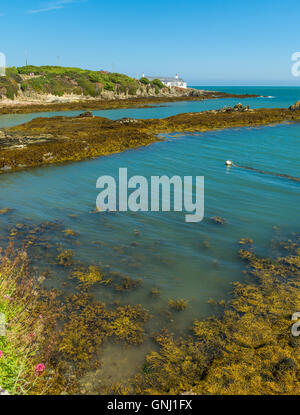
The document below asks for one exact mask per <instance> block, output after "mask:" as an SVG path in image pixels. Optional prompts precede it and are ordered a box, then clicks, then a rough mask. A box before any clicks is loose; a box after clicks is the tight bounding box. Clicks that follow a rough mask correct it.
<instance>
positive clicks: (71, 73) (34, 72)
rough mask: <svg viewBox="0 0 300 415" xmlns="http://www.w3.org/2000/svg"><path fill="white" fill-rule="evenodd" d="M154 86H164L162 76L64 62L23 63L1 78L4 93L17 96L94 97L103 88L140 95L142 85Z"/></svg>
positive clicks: (11, 96)
mask: <svg viewBox="0 0 300 415" xmlns="http://www.w3.org/2000/svg"><path fill="white" fill-rule="evenodd" d="M146 87H147V92H148V91H149V90H150V88H153V89H154V90H155V93H156V94H158V93H159V92H160V90H161V89H162V88H163V87H164V85H163V84H162V83H161V81H160V80H158V79H154V80H153V81H152V82H150V81H149V80H146V78H142V79H141V80H137V79H134V78H131V77H129V76H127V75H124V74H120V73H110V72H105V71H90V70H85V69H80V68H68V67H61V66H32V65H29V66H23V67H19V68H15V67H11V68H7V70H6V76H5V77H2V78H1V79H0V93H1V95H2V96H3V95H5V96H6V97H7V98H9V99H14V98H15V97H16V96H17V94H18V91H19V88H20V89H21V90H22V91H23V92H31V91H32V92H36V93H39V94H52V95H56V96H62V95H64V94H76V95H84V96H90V97H97V96H100V95H101V93H102V92H103V91H114V92H115V93H116V94H128V95H131V96H133V95H136V93H137V91H138V90H139V89H145V88H146Z"/></svg>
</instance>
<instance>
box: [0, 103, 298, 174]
mask: <svg viewBox="0 0 300 415" xmlns="http://www.w3.org/2000/svg"><path fill="white" fill-rule="evenodd" d="M299 120H300V110H298V109H293V110H292V109H284V108H282V109H280V108H277V109H249V107H244V106H243V105H242V104H238V105H236V106H235V107H233V108H231V107H227V108H224V109H221V110H213V111H204V112H199V113H187V114H178V115H176V116H172V117H168V118H165V119H146V120H137V119H131V118H123V119H121V120H116V121H113V120H110V119H107V118H103V117H94V116H93V115H92V113H89V112H88V113H85V114H81V115H80V116H77V117H62V116H57V117H52V118H36V119H33V120H32V121H30V122H28V123H26V124H23V125H20V126H16V127H12V128H5V129H1V130H0V172H1V173H3V172H10V171H14V170H18V169H23V168H26V167H35V166H41V165H44V164H53V163H61V162H66V161H78V160H83V159H89V158H95V157H99V156H104V155H109V154H112V153H118V152H122V151H125V150H127V149H129V148H136V147H139V146H145V145H149V144H152V143H154V142H157V141H161V140H162V137H161V136H159V134H167V133H175V132H203V131H209V130H216V129H224V128H233V127H245V126H248V127H253V126H259V125H267V124H272V123H281V122H291V121H292V122H293V121H299Z"/></svg>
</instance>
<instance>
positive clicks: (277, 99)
mask: <svg viewBox="0 0 300 415" xmlns="http://www.w3.org/2000/svg"><path fill="white" fill-rule="evenodd" d="M195 88H197V89H207V90H213V91H220V92H228V93H232V94H247V93H248V94H255V95H259V96H260V98H249V99H243V100H239V99H231V98H230V99H228V98H226V99H210V100H206V101H193V102H189V101H186V102H184V101H182V102H171V103H166V104H163V106H161V105H158V106H155V107H152V108H124V109H117V110H103V111H93V114H94V115H98V116H100V117H107V118H111V119H113V120H117V119H119V118H122V117H132V118H141V119H142V118H165V117H170V116H172V115H176V114H180V113H184V112H199V111H207V110H213V109H220V108H223V107H224V106H230V105H235V104H237V103H239V102H242V103H243V104H244V105H250V107H251V108H287V107H289V106H290V105H292V104H294V103H295V102H297V101H298V100H299V99H300V87H299V88H295V87H220V86H215V87H213V86H212V87H208V86H204V87H201V86H197V87H195ZM81 112H82V111H61V112H45V113H33V114H13V115H0V128H2V127H9V126H13V125H18V124H22V123H25V122H28V121H30V120H32V119H33V118H36V117H52V116H54V115H65V116H76V115H78V114H80V113H81Z"/></svg>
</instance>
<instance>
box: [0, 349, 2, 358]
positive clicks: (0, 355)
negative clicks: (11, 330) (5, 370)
mask: <svg viewBox="0 0 300 415" xmlns="http://www.w3.org/2000/svg"><path fill="white" fill-rule="evenodd" d="M2 356H3V352H2V350H0V359H1V357H2Z"/></svg>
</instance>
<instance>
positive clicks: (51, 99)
mask: <svg viewBox="0 0 300 415" xmlns="http://www.w3.org/2000/svg"><path fill="white" fill-rule="evenodd" d="M255 96H256V95H248V94H246V95H233V94H226V93H221V92H216V91H204V90H196V89H193V88H187V89H182V88H177V87H166V86H164V85H163V84H162V82H161V81H160V80H159V79H154V80H152V81H149V80H148V79H147V78H141V79H140V80H138V79H134V78H131V77H129V76H127V75H124V74H119V73H110V72H107V71H90V70H84V69H79V68H65V67H60V66H40V67H37V66H24V67H20V68H15V67H13V68H7V69H6V76H5V77H0V104H2V105H1V107H0V114H12V113H30V112H45V111H68V110H84V109H89V110H93V109H94V110H96V109H113V108H127V107H143V106H146V105H151V104H158V103H164V102H170V101H181V100H203V99H214V98H230V97H236V98H245V97H255Z"/></svg>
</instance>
